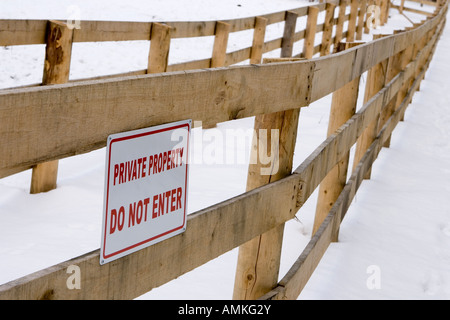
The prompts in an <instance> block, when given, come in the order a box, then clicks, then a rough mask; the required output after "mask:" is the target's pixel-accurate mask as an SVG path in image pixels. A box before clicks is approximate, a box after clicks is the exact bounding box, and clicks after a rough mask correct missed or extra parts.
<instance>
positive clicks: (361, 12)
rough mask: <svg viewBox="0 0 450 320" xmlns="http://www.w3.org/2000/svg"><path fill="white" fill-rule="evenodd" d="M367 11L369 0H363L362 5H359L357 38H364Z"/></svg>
mask: <svg viewBox="0 0 450 320" xmlns="http://www.w3.org/2000/svg"><path fill="white" fill-rule="evenodd" d="M366 11H367V0H361V3H360V6H359V14H358V25H357V27H356V40H361V39H362V34H363V29H364V22H365V19H364V17H365V15H366Z"/></svg>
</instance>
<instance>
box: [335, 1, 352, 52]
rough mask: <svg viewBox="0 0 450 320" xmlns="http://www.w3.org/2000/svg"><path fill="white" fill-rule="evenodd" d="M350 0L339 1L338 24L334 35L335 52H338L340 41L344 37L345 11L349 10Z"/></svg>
mask: <svg viewBox="0 0 450 320" xmlns="http://www.w3.org/2000/svg"><path fill="white" fill-rule="evenodd" d="M347 5H348V0H341V2H340V3H339V14H338V20H337V24H336V35H335V37H334V50H333V51H334V52H337V49H338V46H339V43H340V42H341V41H342V38H343V31H344V22H345V11H346V10H347Z"/></svg>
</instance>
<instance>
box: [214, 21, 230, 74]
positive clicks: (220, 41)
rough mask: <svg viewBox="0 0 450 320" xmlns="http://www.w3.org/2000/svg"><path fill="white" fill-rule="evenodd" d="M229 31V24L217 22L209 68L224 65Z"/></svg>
mask: <svg viewBox="0 0 450 320" xmlns="http://www.w3.org/2000/svg"><path fill="white" fill-rule="evenodd" d="M230 29H231V26H230V24H228V23H225V22H222V21H217V23H216V31H215V37H214V46H213V52H212V58H211V68H218V67H223V66H224V65H225V58H226V55H227V45H228V36H229V34H230Z"/></svg>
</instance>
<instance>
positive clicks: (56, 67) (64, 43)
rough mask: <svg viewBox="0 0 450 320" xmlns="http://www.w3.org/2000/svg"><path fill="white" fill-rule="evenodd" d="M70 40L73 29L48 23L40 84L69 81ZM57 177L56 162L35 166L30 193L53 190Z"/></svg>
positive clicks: (59, 23) (64, 25)
mask: <svg viewBox="0 0 450 320" xmlns="http://www.w3.org/2000/svg"><path fill="white" fill-rule="evenodd" d="M72 38H73V29H70V28H69V27H68V26H67V24H65V23H63V22H58V21H49V22H48V24H47V31H46V48H45V63H44V74H43V78H42V84H44V85H50V84H61V83H65V82H67V81H68V80H69V73H70V59H71V56H72ZM57 176H58V160H54V161H49V162H44V163H39V164H37V165H36V166H34V167H33V170H32V176H31V186H30V193H39V192H47V191H50V190H53V189H55V188H56V180H57Z"/></svg>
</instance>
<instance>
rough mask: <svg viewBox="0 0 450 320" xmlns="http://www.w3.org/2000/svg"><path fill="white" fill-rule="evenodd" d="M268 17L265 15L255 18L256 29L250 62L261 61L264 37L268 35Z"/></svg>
mask: <svg viewBox="0 0 450 320" xmlns="http://www.w3.org/2000/svg"><path fill="white" fill-rule="evenodd" d="M267 21H268V20H267V19H266V18H263V17H256V18H255V30H254V32H253V43H252V51H251V53H250V64H258V63H261V58H262V50H263V46H264V37H265V35H266V26H267Z"/></svg>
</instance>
